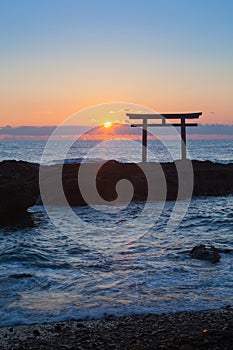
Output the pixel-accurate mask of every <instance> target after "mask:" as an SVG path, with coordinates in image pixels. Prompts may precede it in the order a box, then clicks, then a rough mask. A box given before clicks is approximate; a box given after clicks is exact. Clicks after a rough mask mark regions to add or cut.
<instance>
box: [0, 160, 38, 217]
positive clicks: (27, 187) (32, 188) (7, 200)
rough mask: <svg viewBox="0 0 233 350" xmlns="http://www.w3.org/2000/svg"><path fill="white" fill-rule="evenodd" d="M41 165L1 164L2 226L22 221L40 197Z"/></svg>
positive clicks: (0, 202) (14, 162)
mask: <svg viewBox="0 0 233 350" xmlns="http://www.w3.org/2000/svg"><path fill="white" fill-rule="evenodd" d="M38 171H39V165H38V164H33V163H28V162H23V161H15V160H11V161H3V162H1V163H0V224H4V223H11V222H13V221H14V220H15V219H20V217H21V215H22V214H23V213H25V212H26V210H27V209H28V208H29V207H31V206H33V205H34V204H35V203H36V199H37V197H38V195H39V182H38V174H39V172H38Z"/></svg>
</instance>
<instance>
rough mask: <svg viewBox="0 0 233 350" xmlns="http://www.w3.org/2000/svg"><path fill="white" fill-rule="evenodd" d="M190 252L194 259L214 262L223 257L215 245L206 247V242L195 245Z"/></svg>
mask: <svg viewBox="0 0 233 350" xmlns="http://www.w3.org/2000/svg"><path fill="white" fill-rule="evenodd" d="M189 254H190V256H191V257H192V258H193V259H198V260H207V261H210V262H212V263H213V264H215V263H217V262H219V261H220V259H221V256H220V254H219V251H218V249H217V248H215V247H214V246H210V247H206V246H205V245H204V244H199V245H197V246H195V247H194V248H193V249H192V250H191V251H190V253H189Z"/></svg>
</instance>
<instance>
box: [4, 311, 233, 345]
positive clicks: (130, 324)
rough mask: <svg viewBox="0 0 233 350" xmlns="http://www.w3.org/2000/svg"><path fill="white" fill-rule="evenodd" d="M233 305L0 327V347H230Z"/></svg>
mask: <svg viewBox="0 0 233 350" xmlns="http://www.w3.org/2000/svg"><path fill="white" fill-rule="evenodd" d="M232 321H233V309H232V308H231V307H226V308H223V309H219V310H213V311H202V312H180V313H174V314H163V315H154V314H149V315H145V316H127V317H119V318H117V317H108V318H105V319H99V320H93V321H80V320H79V321H67V322H58V323H53V324H42V325H31V326H15V327H4V328H0V339H1V343H0V344H1V345H0V349H15V350H16V349H17V350H19V349H22V350H23V349H25V350H26V349H27V350H30V349H39V350H40V349H103V350H105V349H106V350H109V349H120V350H122V349H125V350H132V349H135V350H136V349H145V350H146V349H147V350H149V349H151V350H152V349H153V350H154V349H161V350H162V349H163V350H217V349H219V350H232V349H233V322H232Z"/></svg>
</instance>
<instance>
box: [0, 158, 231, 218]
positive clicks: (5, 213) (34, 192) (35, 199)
mask: <svg viewBox="0 0 233 350" xmlns="http://www.w3.org/2000/svg"><path fill="white" fill-rule="evenodd" d="M187 164H188V167H187ZM190 166H192V167H193V176H194V186H193V190H192V192H191V193H189V190H188V188H189V186H188V183H189V180H190V172H189V170H188V169H189V168H190ZM177 167H178V168H179V169H180V174H181V178H179V176H178V174H177ZM40 170H41V174H42V175H43V184H44V185H43V186H44V188H45V191H43V192H44V195H45V192H46V196H47V202H48V203H49V204H52V205H63V204H64V203H63V200H62V199H61V198H60V197H59V191H58V190H57V189H58V187H59V186H61V188H62V192H63V190H64V193H65V197H66V200H67V201H68V203H69V204H70V205H71V206H79V205H86V203H87V202H88V203H92V204H103V203H102V201H103V200H104V201H106V202H111V201H115V202H114V203H117V198H118V194H117V184H118V182H119V181H120V180H122V179H126V180H128V182H130V183H131V184H132V189H133V190H132V191H133V192H132V199H133V200H135V201H144V200H147V198H148V193H149V200H152V201H153V200H161V199H167V200H175V199H176V198H177V194H178V189H179V186H180V182H181V181H180V180H181V179H182V182H183V183H184V184H187V192H185V191H183V192H182V194H181V196H180V197H179V199H182V198H187V197H190V196H192V195H193V196H221V195H228V194H232V193H233V163H231V164H219V163H212V162H210V161H195V160H194V161H192V162H191V161H176V162H174V163H161V164H159V163H146V164H142V163H139V164H138V165H137V164H133V163H124V164H123V163H118V162H117V161H114V160H112V161H108V162H107V163H105V164H104V165H101V164H100V163H86V165H85V173H84V175H85V184H84V188H86V189H87V191H86V192H88V191H89V193H91V197H90V198H89V201H87V199H86V198H84V197H83V195H82V194H81V191H80V188H79V182H78V173H79V171H80V164H79V163H75V164H65V165H64V166H63V167H62V166H59V165H53V166H44V167H41V168H40ZM60 173H61V178H62V181H60V177H59V174H60ZM145 174H146V175H145ZM148 178H149V179H150V181H148ZM85 186H86V187H85ZM148 186H150V187H148ZM164 186H166V193H165V198H163V196H164V190H163V189H164V188H165V187H164ZM96 188H97V190H96ZM148 188H149V190H148ZM126 189H127V187H126ZM122 192H123V194H126V195H125V197H124V196H123V202H124V199H125V201H127V198H128V197H127V193H126V192H127V191H124V186H123V187H122ZM119 197H120V196H119ZM39 198H40V186H39V165H38V164H33V163H28V162H23V161H14V160H11V161H3V162H1V163H0V222H1V223H2V222H4V221H7V220H8V221H9V220H11V219H12V218H15V217H16V218H17V216H19V215H21V213H23V212H25V211H26V210H27V209H28V208H29V207H31V206H33V205H35V204H38V203H40V204H42V202H41V201H40V199H39ZM121 200H122V198H121Z"/></svg>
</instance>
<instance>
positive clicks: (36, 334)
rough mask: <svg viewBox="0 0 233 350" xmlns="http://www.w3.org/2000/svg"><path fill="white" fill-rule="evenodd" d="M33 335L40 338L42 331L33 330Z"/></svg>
mask: <svg viewBox="0 0 233 350" xmlns="http://www.w3.org/2000/svg"><path fill="white" fill-rule="evenodd" d="M33 334H34V335H35V336H36V337H39V335H40V331H39V330H38V329H34V330H33Z"/></svg>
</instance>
